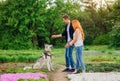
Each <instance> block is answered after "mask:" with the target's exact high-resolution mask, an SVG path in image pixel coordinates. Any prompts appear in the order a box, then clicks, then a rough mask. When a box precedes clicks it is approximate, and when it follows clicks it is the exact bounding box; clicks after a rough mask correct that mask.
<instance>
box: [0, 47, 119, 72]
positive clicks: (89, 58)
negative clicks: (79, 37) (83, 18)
mask: <svg viewBox="0 0 120 81" xmlns="http://www.w3.org/2000/svg"><path fill="white" fill-rule="evenodd" d="M42 51H43V49H40V50H0V63H1V65H2V64H6V66H8V65H9V66H10V65H12V64H13V65H14V63H16V64H18V65H17V66H15V67H16V68H15V69H14V67H11V68H9V69H6V72H11V73H12V72H15V73H16V72H38V71H39V72H43V73H47V69H42V70H27V71H24V70H22V68H23V66H25V65H28V66H29V65H31V64H32V63H34V62H35V61H36V60H37V58H39V56H40V55H41V54H42ZM64 51H65V49H64V48H54V47H53V48H52V54H53V57H52V62H53V64H54V67H55V68H56V67H57V65H59V64H62V65H65V58H64ZM73 57H74V60H75V49H74V51H73ZM83 59H84V62H85V65H86V68H87V71H88V72H89V71H97V72H98V71H100V72H103V71H119V72H120V70H119V68H120V50H115V49H110V48H108V47H107V46H85V47H84V51H83ZM21 63H22V64H21ZM24 63H25V64H24ZM7 64H8V65H7ZM3 66H5V65H3ZM0 68H2V66H0ZM2 69H3V68H2ZM2 71H3V70H0V73H1V72H2Z"/></svg>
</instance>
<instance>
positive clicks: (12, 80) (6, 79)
mask: <svg viewBox="0 0 120 81" xmlns="http://www.w3.org/2000/svg"><path fill="white" fill-rule="evenodd" d="M40 78H44V79H45V80H46V81H47V80H48V78H47V75H44V74H40V73H16V74H11V73H9V74H3V75H1V76H0V81H18V80H21V79H23V80H22V81H24V80H25V81H26V80H28V79H33V80H39V79H40ZM33 80H31V81H33Z"/></svg>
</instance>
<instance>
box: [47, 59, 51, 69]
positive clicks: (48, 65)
mask: <svg viewBox="0 0 120 81" xmlns="http://www.w3.org/2000/svg"><path fill="white" fill-rule="evenodd" d="M47 68H48V71H51V69H50V62H49V60H47Z"/></svg>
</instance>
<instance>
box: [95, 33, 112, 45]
mask: <svg viewBox="0 0 120 81" xmlns="http://www.w3.org/2000/svg"><path fill="white" fill-rule="evenodd" d="M109 42H110V38H109V35H108V34H106V35H100V36H98V37H96V38H95V39H94V41H93V44H95V45H108V44H109Z"/></svg>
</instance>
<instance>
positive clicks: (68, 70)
mask: <svg viewBox="0 0 120 81" xmlns="http://www.w3.org/2000/svg"><path fill="white" fill-rule="evenodd" d="M62 72H70V69H69V68H66V69H64V70H63V71H62Z"/></svg>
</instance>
